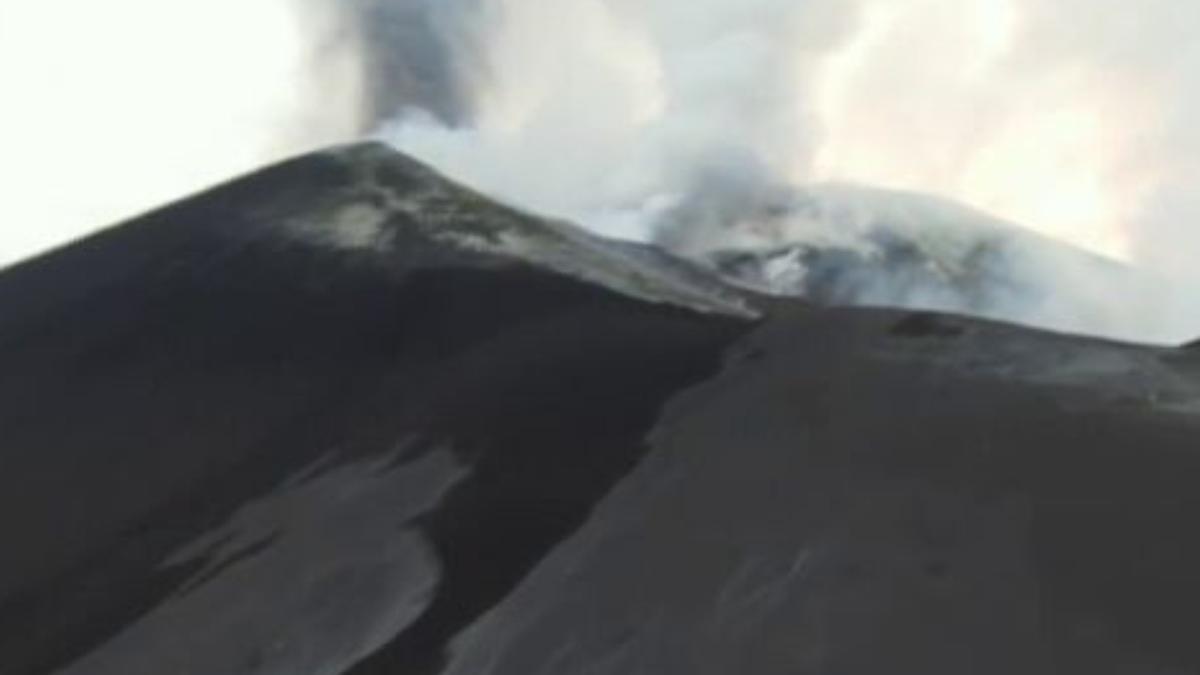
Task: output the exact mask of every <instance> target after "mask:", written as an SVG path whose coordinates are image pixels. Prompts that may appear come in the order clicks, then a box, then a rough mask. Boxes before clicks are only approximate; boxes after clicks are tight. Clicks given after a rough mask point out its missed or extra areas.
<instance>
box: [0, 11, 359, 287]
mask: <svg viewBox="0 0 1200 675" xmlns="http://www.w3.org/2000/svg"><path fill="white" fill-rule="evenodd" d="M334 8H335V5H331V4H328V3H325V2H323V1H322V0H204V1H203V2H163V1H162V0H105V1H104V2H97V1H95V0H67V1H65V2H43V1H40V0H25V1H21V0H4V2H2V3H0V101H2V102H0V120H2V122H3V123H2V124H0V205H2V210H0V218H2V219H3V222H0V235H2V236H0V266H3V265H4V264H5V263H9V262H13V261H15V260H17V259H19V258H22V257H24V256H27V255H30V254H32V253H35V252H37V251H40V250H43V249H45V248H47V247H49V246H53V245H57V244H60V243H63V242H65V241H68V240H70V239H73V238H75V237H78V236H80V235H81V234H84V233H87V232H89V231H91V230H94V229H96V228H98V227H101V226H104V225H108V224H111V223H113V222H115V221H117V220H119V219H122V218H126V217H129V216H131V215H134V214H135V213H137V212H140V211H144V210H146V209H149V208H151V207H154V206H157V205H159V204H162V203H165V202H168V201H172V200H175V199H178V198H180V197H181V196H183V195H185V194H187V193H190V192H194V191H197V190H199V189H201V188H204V187H206V186H208V185H209V184H211V183H214V182H217V181H220V180H224V179H227V178H230V177H233V176H235V175H237V174H238V173H241V172H244V171H248V170H251V169H254V168H256V167H258V166H259V165H261V164H263V163H266V162H269V161H271V160H274V159H277V158H279V157H282V156H283V155H286V154H290V153H294V152H298V151H302V150H305V149H308V148H313V147H317V146H320V145H323V144H326V143H330V142H333V141H340V140H344V139H348V138H352V137H353V136H354V135H355V134H356V133H357V132H358V125H359V124H360V120H359V119H358V117H357V114H358V113H357V107H358V105H359V101H360V94H359V88H360V85H361V82H360V78H359V70H358V64H357V62H356V61H357V58H358V56H357V54H356V52H355V50H354V49H353V48H352V40H346V39H345V38H346V37H347V36H346V35H344V34H343V33H344V31H345V30H349V26H346V25H344V24H342V23H341V22H340V21H339V17H338V16H337V14H336V12H334V11H333V10H334Z"/></svg>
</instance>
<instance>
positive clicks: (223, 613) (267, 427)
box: [0, 145, 1200, 675]
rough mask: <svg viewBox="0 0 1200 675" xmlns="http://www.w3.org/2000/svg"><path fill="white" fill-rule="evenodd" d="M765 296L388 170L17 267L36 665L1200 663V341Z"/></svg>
mask: <svg viewBox="0 0 1200 675" xmlns="http://www.w3.org/2000/svg"><path fill="white" fill-rule="evenodd" d="M762 290H763V289H759V288H755V287H753V285H752V284H746V283H731V282H730V281H729V280H728V278H727V277H724V276H722V275H721V274H718V273H715V272H714V271H712V269H710V268H709V267H707V266H705V265H701V264H697V263H695V262H690V261H687V260H683V259H680V258H676V257H674V256H672V255H670V254H667V253H664V252H662V251H660V250H659V249H657V248H654V247H650V246H643V245H638V244H631V243H625V242H615V241H610V240H606V239H602V238H599V237H596V236H593V235H590V234H588V233H586V232H584V231H582V230H579V229H577V228H575V227H573V226H571V225H570V224H568V223H564V222H560V221H555V220H552V219H545V218H541V217H537V216H534V215H531V214H528V213H524V212H521V211H519V210H515V209H512V208H508V207H506V206H503V205H501V204H498V203H495V202H493V201H491V200H489V199H488V198H486V197H484V196H482V195H480V194H478V193H476V192H474V191H472V190H470V189H468V188H465V187H463V186H460V185H457V184H455V183H453V182H452V181H449V180H447V179H445V178H443V177H441V176H439V175H438V174H437V173H436V172H434V171H433V170H431V169H430V168H428V167H426V166H424V165H422V164H420V163H419V162H416V161H414V160H412V159H410V158H408V157H405V156H403V155H400V154H398V153H395V152H393V151H391V150H388V149H386V148H384V147H381V146H377V145H356V146H349V147H342V148H335V149H332V150H328V151H325V152H320V153H316V154H313V155H308V156H304V157H300V158H297V159H295V160H291V161H288V162H285V163H283V164H280V165H277V166H274V167H270V168H267V169H265V170H263V171H261V172H258V173H256V174H254V175H251V176H248V177H245V178H243V179H240V180H237V181H235V182H232V183H230V184H227V185H224V186H220V187H218V188H215V189H213V190H211V191H209V192H207V193H204V194H201V195H198V196H196V197H193V198H191V199H188V200H185V201H183V202H180V203H178V204H176V205H173V206H170V207H168V208H166V209H163V210H160V211H156V212H153V213H150V214H147V215H145V216H143V217H140V218H138V219H135V220H133V221H131V222H128V223H125V224H122V225H119V226H117V227H114V228H111V229H109V230H106V231H104V232H102V233H100V234H97V235H95V236H92V237H90V238H88V239H85V240H82V241H79V242H77V243H75V244H72V245H70V246H68V247H66V248H63V249H61V250H58V251H55V252H52V253H50V254H47V255H45V256H42V257H40V258H37V259H34V260H31V261H28V262H25V263H22V264H20V265H18V266H15V267H13V268H10V269H8V270H6V271H5V272H3V274H0V373H3V375H2V376H0V439H3V441H2V443H0V458H2V462H3V463H2V464H0V466H2V467H3V471H0V532H3V534H4V554H3V555H0V673H3V674H4V675H26V674H39V675H40V674H43V673H62V674H67V675H162V674H164V673H172V674H188V675H192V674H196V675H200V674H222V675H226V674H231V675H236V674H243V673H244V674H251V673H273V674H274V673H278V674H288V675H307V674H310V673H311V674H322V675H325V674H330V675H338V674H347V675H368V674H385V673H386V674H437V673H446V674H451V673H453V674H462V675H467V674H471V675H474V674H481V673H491V674H495V675H509V674H511V675H529V674H532V673H554V674H563V675H568V674H573V673H577V674H583V673H660V674H676V673H678V674H680V675H682V674H692V673H712V674H718V673H720V674H725V673H730V674H732V673H737V674H755V675H759V674H762V675H768V674H775V673H779V674H782V673H793V674H794V673H803V674H812V675H828V674H832V673H888V674H889V675H896V674H900V675H908V674H911V675H962V674H963V673H973V674H977V675H990V674H995V675H1012V674H1013V673H1021V674H1022V675H1033V674H1037V673H1046V674H1051V673H1054V674H1059V675H1061V674H1071V675H1074V674H1079V675H1143V674H1144V675H1150V674H1151V673H1154V674H1162V673H1190V672H1200V647H1198V646H1197V644H1196V641H1195V640H1194V633H1193V630H1194V625H1195V624H1194V623H1193V621H1194V614H1195V612H1196V607H1198V606H1200V574H1197V572H1196V570H1197V569H1200V540H1198V539H1197V537H1196V535H1195V527H1196V524H1197V523H1200V499H1198V498H1197V497H1196V496H1195V484H1196V483H1197V481H1200V452H1197V449H1196V439H1197V437H1198V436H1197V432H1198V431H1200V351H1197V349H1196V348H1195V347H1194V346H1192V347H1179V348H1165V347H1147V346H1138V345H1133V344H1126V343H1120V342H1114V341H1109V340H1100V339H1093V338H1084V337H1076V336H1071V335H1066V334H1059V333H1051V332H1044V331H1039V330H1034V329H1030V328H1024V327H1019V326H1014V325H1009V324H1005V323H1000V322H995V321H989V320H984V319H974V318H966V317H962V316H955V315H949V314H937V313H931V312H912V311H906V310H902V309H873V308H861V307H859V308H855V307H837V306H830V305H828V304H819V303H816V302H813V301H811V300H812V299H809V300H805V299H789V298H785V297H778V296H776V295H772V294H769V293H764V292H761V291H762Z"/></svg>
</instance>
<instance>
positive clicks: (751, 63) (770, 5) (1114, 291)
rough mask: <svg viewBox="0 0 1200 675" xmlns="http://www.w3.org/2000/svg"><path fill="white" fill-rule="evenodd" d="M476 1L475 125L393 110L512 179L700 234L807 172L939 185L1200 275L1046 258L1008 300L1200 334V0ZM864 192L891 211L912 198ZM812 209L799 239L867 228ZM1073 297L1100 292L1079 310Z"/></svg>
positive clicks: (1040, 312)
mask: <svg viewBox="0 0 1200 675" xmlns="http://www.w3.org/2000/svg"><path fill="white" fill-rule="evenodd" d="M457 7H458V9H459V11H458V16H459V19H460V20H459V21H457V22H454V23H453V24H450V25H448V26H445V32H444V38H445V40H446V42H447V43H448V44H452V45H454V46H455V47H456V57H457V58H456V60H455V63H454V65H455V67H456V68H457V71H456V74H457V77H458V78H459V82H460V83H462V85H463V86H464V89H465V91H466V92H468V94H469V95H468V102H469V105H470V111H469V115H467V120H468V122H467V124H459V125H447V124H445V123H443V122H440V121H438V120H436V119H434V118H433V117H431V116H429V115H427V114H425V113H424V112H423V111H421V110H419V109H409V110H406V111H402V112H401V114H399V115H398V116H397V118H396V119H395V120H393V121H392V122H391V123H389V124H387V125H385V126H384V128H383V129H382V131H381V132H380V133H381V135H382V136H383V137H384V138H385V139H388V140H390V141H391V142H392V143H394V144H395V145H397V146H398V147H400V148H402V149H405V150H408V151H410V152H413V153H414V154H417V155H419V156H421V157H424V158H426V159H427V160H429V161H432V162H433V163H434V164H436V165H438V166H440V167H441V168H443V169H445V170H446V171H448V172H449V173H451V174H453V175H455V176H458V177H460V178H462V179H463V180H465V181H468V182H470V183H472V184H474V185H477V186H480V187H482V188H484V189H485V190H488V191H490V192H492V193H494V194H497V195H499V196H502V197H505V198H507V199H509V200H511V201H515V202H517V203H520V204H523V205H526V206H528V207H530V208H533V209H536V210H540V211H544V212H548V213H553V214H556V215H561V216H565V217H568V218H572V219H574V220H577V221H579V222H582V223H584V224H586V225H588V226H590V227H592V228H594V229H596V230H599V231H601V232H605V233H609V234H615V235H619V236H627V237H635V238H651V237H656V238H659V239H660V240H665V241H667V242H668V243H669V244H671V245H672V246H673V247H674V248H676V249H683V250H684V251H685V252H694V251H695V250H697V249H701V250H702V249H705V248H712V247H719V246H722V245H727V244H730V243H731V242H732V243H736V242H737V241H738V240H739V239H744V238H745V234H746V232H748V231H752V230H753V226H754V223H752V222H750V223H748V222H747V221H751V220H753V219H754V217H755V216H754V214H755V213H757V212H761V211H763V210H764V209H766V210H768V211H770V210H771V209H772V208H774V207H773V206H772V205H773V204H786V203H787V200H788V197H787V194H788V191H789V190H790V189H792V188H794V187H795V186H806V185H812V184H814V183H825V182H830V181H836V182H843V181H849V182H853V183H862V184H871V185H876V186H882V187H887V188H897V189H903V190H912V191H919V192H925V193H933V194H939V195H944V196H946V197H949V198H951V199H954V200H958V201H961V202H963V203H965V204H967V205H970V206H973V207H976V208H977V209H980V210H981V211H983V212H986V213H989V214H992V215H994V216H998V217H1000V218H1003V219H1005V220H1009V221H1013V222H1017V223H1020V224H1022V225H1024V226H1026V227H1029V228H1032V229H1034V230H1036V231H1038V232H1041V233H1043V234H1045V235H1048V236H1050V237H1052V238H1055V239H1059V240H1063V241H1066V242H1069V243H1071V244H1074V245H1076V246H1079V247H1082V248H1085V249H1089V250H1091V251H1094V252H1096V253H1099V254H1103V255H1106V256H1109V257H1113V258H1117V259H1121V260H1124V261H1126V262H1128V263H1130V264H1132V265H1135V266H1141V267H1143V268H1147V269H1152V270H1153V271H1154V273H1155V274H1157V275H1162V276H1163V277H1165V278H1166V279H1169V280H1170V282H1171V286H1172V287H1173V288H1178V289H1187V290H1186V291H1181V292H1179V293H1178V295H1177V296H1171V295H1170V294H1164V293H1162V292H1156V293H1154V294H1153V295H1154V297H1139V294H1140V292H1142V291H1144V290H1145V289H1146V288H1150V287H1151V286H1150V285H1141V284H1133V285H1127V286H1121V285H1120V284H1114V283H1112V282H1111V280H1110V279H1105V278H1101V277H1102V276H1103V275H1104V272H1103V269H1104V267H1103V266H1098V267H1096V268H1095V269H1069V270H1065V269H1062V263H1063V261H1062V260H1057V259H1055V260H1037V261H1031V260H1022V261H1021V262H1022V264H1021V265H1020V268H1021V269H1020V270H1019V272H1020V273H1021V274H1023V275H1026V276H1029V275H1033V276H1035V277H1038V278H1037V282H1038V283H1042V284H1044V285H1045V286H1046V287H1048V288H1051V289H1055V290H1056V292H1057V294H1058V295H1059V296H1060V297H1058V298H1056V299H1055V302H1053V303H1050V305H1045V303H1043V306H1041V307H1038V308H1030V307H1019V306H1009V305H1006V306H1003V307H989V308H984V311H983V312H982V313H985V314H989V313H990V314H993V315H997V316H1002V317H1004V318H1010V319H1017V320H1026V321H1030V322H1032V323H1037V324H1040V325H1048V326H1052V327H1059V328H1068V329H1072V330H1086V331H1090V332H1097V333H1102V334H1106V335H1114V336H1121V337H1127V338H1137V339H1143V340H1151V341H1170V340H1177V339H1182V338H1183V337H1185V336H1189V335H1193V334H1196V333H1200V313H1196V312H1194V311H1192V310H1194V309H1195V308H1196V303H1195V302H1194V301H1195V298H1196V295H1197V294H1196V293H1193V292H1191V291H1194V290H1196V289H1198V288H1200V284H1197V283H1196V282H1197V281H1200V278H1198V276H1197V273H1196V271H1195V269H1194V267H1195V266H1194V265H1193V264H1192V259H1193V256H1194V255H1195V252H1196V251H1200V248H1198V246H1197V245H1200V229H1197V228H1196V227H1195V226H1194V225H1193V223H1192V220H1191V218H1192V217H1193V216H1194V215H1195V214H1197V213H1200V199H1198V198H1196V197H1195V196H1194V194H1195V191H1194V190H1193V189H1191V188H1192V186H1191V184H1190V182H1191V181H1192V180H1193V178H1192V177H1193V176H1196V175H1200V172H1197V171H1196V169H1197V168H1200V167H1197V166H1196V163H1197V162H1198V161H1200V152H1198V151H1200V126H1197V125H1195V124H1191V123H1189V120H1194V119H1195V118H1196V114H1197V113H1200V110H1197V107H1198V106H1197V102H1200V82H1197V81H1196V80H1195V76H1194V73H1195V72H1198V71H1197V68H1196V66H1200V49H1197V48H1196V47H1195V46H1194V44H1195V43H1194V41H1193V40H1191V39H1190V38H1189V28H1188V27H1192V26H1196V25H1200V22H1198V21H1197V20H1198V19H1200V6H1198V5H1196V3H1192V2H1188V0H1152V1H1151V2H1147V3H1128V2H1124V1H1122V0H1055V2H1041V1H1039V0H808V1H805V2H795V1H792V0H655V1H654V2H644V1H643V2H638V1H635V0H556V1H555V2H549V1H538V0H480V1H479V2H477V3H459V4H458V5H457ZM842 196H843V197H844V193H843V194H842ZM860 197H861V198H862V199H864V200H866V203H864V204H862V205H861V206H862V207H863V208H866V209H867V210H870V209H871V208H874V207H872V206H871V205H870V202H871V201H880V202H883V203H885V204H888V205H890V204H892V203H893V202H894V195H891V196H889V195H886V194H885V195H879V196H876V197H872V196H871V195H870V194H868V193H865V192H864V193H861V195H860ZM808 198H810V199H811V198H812V195H811V194H810V195H809V196H808ZM784 208H786V207H784ZM881 208H884V210H885V211H886V210H887V209H890V208H892V207H891V206H886V207H881ZM826 210H830V209H826ZM831 210H832V211H839V210H841V211H844V209H840V208H834V209H831ZM860 210H861V209H860ZM893 210H894V209H893ZM880 217H883V216H882V215H880ZM979 219H981V220H986V219H985V218H984V217H983V216H982V215H980V216H979ZM801 220H802V221H803V222H801V223H800V224H799V225H798V226H797V227H796V228H793V229H794V231H792V232H791V235H790V236H798V237H812V236H820V237H825V238H828V237H835V238H836V237H843V238H844V237H846V236H849V234H852V232H851V233H848V232H846V231H839V230H848V229H849V230H853V228H851V227H849V226H848V225H847V224H846V223H834V222H830V223H824V225H825V226H826V227H825V229H826V231H824V232H816V231H814V228H813V223H812V222H811V219H807V220H806V219H801ZM776 229H778V228H776ZM784 229H785V230H786V228H784ZM818 229H819V228H818ZM777 234H778V233H777ZM782 236H783V237H784V238H786V237H787V236H789V235H788V232H787V231H785V232H784V233H783V234H782ZM956 236H960V237H961V236H964V235H962V233H958V235H956ZM1014 271H1018V270H1014ZM891 300H892V301H899V302H904V301H905V299H904V298H899V299H897V298H892V299H891ZM910 304H923V300H922V299H921V298H914V299H912V302H911V303H910ZM924 304H929V303H924ZM934 305H935V306H936V305H937V303H934ZM1072 305H1077V306H1079V307H1083V306H1084V305H1086V308H1084V309H1080V310H1079V311H1076V312H1074V315H1071V314H1072V313H1071V311H1070V307H1071V306H1072ZM1098 305H1099V306H1103V307H1104V310H1103V311H1097V306H1098ZM1048 306H1053V307H1054V308H1055V309H1054V311H1055V312H1057V313H1058V314H1059V316H1057V317H1056V316H1055V315H1054V314H1053V313H1049V314H1048V313H1047V311H1048V310H1047V307H1048ZM945 308H948V309H961V308H958V307H954V306H949V307H945ZM1193 317H1195V318H1193Z"/></svg>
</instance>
